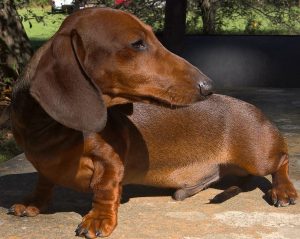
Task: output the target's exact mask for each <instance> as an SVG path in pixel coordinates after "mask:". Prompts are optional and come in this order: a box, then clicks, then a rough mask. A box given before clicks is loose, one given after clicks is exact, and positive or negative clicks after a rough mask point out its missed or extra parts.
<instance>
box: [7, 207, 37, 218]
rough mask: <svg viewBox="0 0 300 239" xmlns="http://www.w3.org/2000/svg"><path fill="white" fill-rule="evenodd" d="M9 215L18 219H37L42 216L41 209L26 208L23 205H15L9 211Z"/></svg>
mask: <svg viewBox="0 0 300 239" xmlns="http://www.w3.org/2000/svg"><path fill="white" fill-rule="evenodd" d="M8 214H12V215H15V216H18V217H35V216H37V215H38V214H40V209H39V208H37V207H35V206H25V205H23V204H14V205H13V206H12V207H11V208H10V209H9V210H8Z"/></svg>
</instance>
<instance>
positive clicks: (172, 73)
mask: <svg viewBox="0 0 300 239" xmlns="http://www.w3.org/2000/svg"><path fill="white" fill-rule="evenodd" d="M211 93H212V81H211V80H210V79H209V78H208V77H207V76H205V75H204V74H203V73H202V72H201V71H200V70H198V69H197V68H196V67H194V66H192V65H191V64H190V63H188V62H187V61H185V60H184V59H182V58H180V57H179V56H176V55H174V54H172V53H171V52H169V51H168V50H166V49H165V48H164V47H163V46H162V45H161V44H160V42H159V41H158V40H157V38H156V37H155V35H154V33H153V32H152V30H151V27H150V26H148V25H146V24H144V23H142V22H141V21H140V20H138V19H137V18H136V17H135V16H133V15H131V14H128V13H125V12H122V11H120V10H113V9H104V8H89V9H84V10H80V11H78V12H76V13H74V14H72V15H70V16H69V17H67V18H66V19H65V21H64V22H63V23H62V25H61V27H60V28H59V30H58V32H57V33H56V34H55V35H54V36H53V37H52V38H51V39H50V40H49V41H48V42H47V43H45V44H44V45H43V46H42V47H41V48H40V49H39V50H38V51H37V52H36V53H35V54H34V56H33V57H32V59H31V60H30V62H29V64H28V65H27V67H26V69H25V71H24V73H23V74H22V76H21V77H20V78H19V80H18V82H17V83H16V85H15V86H14V88H13V92H12V102H11V104H10V106H9V111H10V119H11V125H12V131H13V134H14V137H15V140H16V142H17V143H18V145H20V146H21V147H22V148H23V150H24V152H25V155H26V158H27V159H28V160H29V161H30V162H31V163H32V165H33V166H34V167H35V168H36V170H37V172H38V183H37V185H36V188H35V190H34V192H33V193H32V194H31V195H30V196H28V197H27V198H26V199H25V200H24V201H23V202H21V203H17V204H14V205H13V206H12V207H11V208H10V209H9V213H10V214H13V215H15V216H29V217H31V216H36V215H38V214H39V213H40V212H43V211H44V210H45V209H46V207H47V204H48V203H49V201H50V200H51V196H52V191H53V187H54V185H61V186H65V187H69V188H72V189H75V190H78V191H82V192H92V193H93V203H92V209H91V210H90V212H89V213H88V214H87V215H85V216H84V217H83V219H82V222H81V223H80V224H79V226H78V228H77V229H76V234H77V235H78V236H84V237H86V238H95V237H98V236H99V237H105V236H108V235H110V234H111V233H112V231H113V230H114V228H115V227H116V225H117V211H118V206H119V201H120V195H121V191H122V180H123V176H124V167H128V166H129V164H127V163H126V162H127V161H128V162H131V160H128V159H127V158H128V157H129V156H131V155H132V154H135V156H136V157H144V156H146V155H144V151H143V150H142V149H141V150H140V149H139V148H138V147H139V146H143V144H142V143H143V141H139V140H140V138H139V137H138V136H139V134H138V132H136V129H135V128H134V125H133V124H132V123H130V122H129V119H128V118H127V116H126V115H127V114H128V115H130V114H131V113H132V112H131V111H132V108H133V107H131V104H132V102H141V103H147V104H158V105H161V106H164V107H170V108H174V107H179V108H180V107H185V106H187V105H190V104H192V103H195V102H197V101H202V100H206V98H208V96H209V95H211ZM133 132H134V133H137V135H138V136H134V135H133ZM157 133H158V132H157ZM132 137H133V138H132ZM134 140H137V141H136V142H134ZM133 147H136V148H135V149H133ZM132 150H136V151H135V153H133V152H132ZM161 156H163V155H161ZM126 164H127V166H125V165H126ZM166 165H167V164H166ZM132 166H133V168H135V167H136V168H137V169H138V167H140V166H141V165H132ZM138 171H139V169H138ZM142 172H143V171H141V172H137V173H138V174H141V173H142Z"/></svg>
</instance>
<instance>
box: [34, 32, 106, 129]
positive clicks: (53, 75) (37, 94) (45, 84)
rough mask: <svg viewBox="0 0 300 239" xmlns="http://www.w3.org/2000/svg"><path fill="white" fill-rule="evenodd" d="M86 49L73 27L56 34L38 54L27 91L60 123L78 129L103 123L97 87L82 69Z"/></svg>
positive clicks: (99, 94)
mask: <svg viewBox="0 0 300 239" xmlns="http://www.w3.org/2000/svg"><path fill="white" fill-rule="evenodd" d="M85 57H86V56H85V49H84V45H83V42H82V39H81V37H80V36H79V35H78V33H77V32H76V31H75V30H73V31H72V34H71V36H70V35H69V34H58V35H56V36H55V37H54V39H53V40H52V44H51V46H50V47H49V48H48V49H47V50H46V51H45V52H44V55H43V56H42V57H41V59H40V62H39V64H38V67H37V69H36V72H35V75H34V77H33V79H32V81H31V86H30V93H31V95H32V96H33V97H34V98H35V99H36V100H37V101H38V103H39V104H40V105H41V106H42V108H43V109H44V110H45V111H46V112H47V113H48V114H49V115H50V116H51V117H52V118H54V119H55V120H56V121H58V122H59V123H61V124H63V125H65V126H67V127H69V128H73V129H76V130H79V131H86V132H99V131H101V130H102V129H103V128H104V127H105V124H106V117H107V112H106V107H105V105H104V102H103V99H102V93H101V91H100V89H99V88H98V87H97V86H96V85H95V83H94V82H93V79H91V78H89V76H88V75H87V73H86V72H85V69H84V64H83V63H84V60H85Z"/></svg>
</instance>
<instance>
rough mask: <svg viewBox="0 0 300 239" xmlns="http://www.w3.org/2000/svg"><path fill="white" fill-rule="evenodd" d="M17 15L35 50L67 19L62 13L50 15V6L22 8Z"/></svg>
mask: <svg viewBox="0 0 300 239" xmlns="http://www.w3.org/2000/svg"><path fill="white" fill-rule="evenodd" d="M18 13H19V15H20V16H21V18H23V26H24V28H25V31H26V33H27V35H28V37H29V39H30V41H31V43H32V45H33V47H34V48H35V49H36V48H38V47H39V46H41V45H42V44H43V42H45V41H47V40H48V39H49V38H50V37H51V36H52V35H53V34H54V33H55V32H56V31H57V30H58V28H59V27H60V25H61V23H62V22H63V20H64V19H65V18H66V17H67V14H62V13H55V14H52V13H51V7H50V6H46V7H30V8H29V7H28V8H22V9H19V10H18ZM34 16H36V17H37V19H36V17H34Z"/></svg>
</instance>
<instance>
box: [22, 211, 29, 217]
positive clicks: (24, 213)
mask: <svg viewBox="0 0 300 239" xmlns="http://www.w3.org/2000/svg"><path fill="white" fill-rule="evenodd" d="M26 216H28V215H27V212H26V211H23V212H22V213H21V215H20V217H26Z"/></svg>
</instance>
